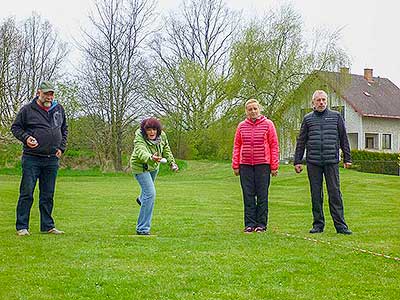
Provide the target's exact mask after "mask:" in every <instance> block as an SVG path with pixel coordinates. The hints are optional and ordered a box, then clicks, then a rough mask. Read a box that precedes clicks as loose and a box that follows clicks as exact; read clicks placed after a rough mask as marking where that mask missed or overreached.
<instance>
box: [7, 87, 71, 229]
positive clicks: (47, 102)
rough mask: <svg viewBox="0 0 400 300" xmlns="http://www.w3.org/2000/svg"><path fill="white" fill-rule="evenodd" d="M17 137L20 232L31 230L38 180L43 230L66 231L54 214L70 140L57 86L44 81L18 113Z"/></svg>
mask: <svg viewBox="0 0 400 300" xmlns="http://www.w3.org/2000/svg"><path fill="white" fill-rule="evenodd" d="M11 131H12V133H13V134H14V136H15V137H16V138H17V139H18V140H20V141H21V142H22V143H23V145H24V146H23V149H24V150H23V155H22V179H21V185H20V189H19V191H20V194H19V199H18V204H17V221H16V229H17V235H19V236H26V235H30V233H29V217H30V212H31V207H32V203H33V192H34V190H35V186H36V182H37V181H38V180H39V211H40V230H41V231H42V232H44V233H50V234H63V233H64V232H63V231H61V230H58V229H56V228H55V226H54V220H53V217H52V216H51V214H52V211H53V203H54V201H53V196H54V190H55V184H56V177H57V171H58V165H59V159H60V157H61V155H62V153H64V151H65V147H66V143H67V134H68V129H67V121H66V118H65V112H64V108H63V107H62V106H61V105H60V104H59V103H57V101H56V100H55V99H54V86H53V84H52V83H51V82H48V81H43V82H42V83H41V84H40V86H39V88H38V91H37V96H36V97H35V98H34V99H33V100H32V101H31V102H29V103H28V104H26V105H25V106H24V107H22V108H21V110H20V111H19V112H18V114H17V117H16V119H15V121H14V123H13V124H12V126H11Z"/></svg>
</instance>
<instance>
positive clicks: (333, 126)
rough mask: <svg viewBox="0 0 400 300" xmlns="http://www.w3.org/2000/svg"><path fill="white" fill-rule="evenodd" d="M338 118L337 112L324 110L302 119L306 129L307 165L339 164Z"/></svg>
mask: <svg viewBox="0 0 400 300" xmlns="http://www.w3.org/2000/svg"><path fill="white" fill-rule="evenodd" d="M339 116H340V115H339V113H338V112H336V111H331V110H329V109H325V110H324V111H323V112H318V111H313V112H311V113H309V114H307V115H306V116H305V117H304V121H305V122H306V126H307V128H308V139H307V143H306V150H307V154H306V160H307V163H311V164H314V165H326V164H335V163H338V162H339V147H340V144H339V130H338V120H339Z"/></svg>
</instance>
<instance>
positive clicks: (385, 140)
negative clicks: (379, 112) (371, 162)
mask: <svg viewBox="0 0 400 300" xmlns="http://www.w3.org/2000/svg"><path fill="white" fill-rule="evenodd" d="M382 149H392V135H391V134H382Z"/></svg>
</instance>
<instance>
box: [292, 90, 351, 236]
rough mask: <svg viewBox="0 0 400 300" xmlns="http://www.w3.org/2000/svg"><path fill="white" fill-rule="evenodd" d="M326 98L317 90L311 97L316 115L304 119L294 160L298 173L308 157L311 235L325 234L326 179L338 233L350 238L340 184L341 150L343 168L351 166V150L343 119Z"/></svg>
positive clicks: (311, 114) (330, 209) (332, 214)
mask: <svg viewBox="0 0 400 300" xmlns="http://www.w3.org/2000/svg"><path fill="white" fill-rule="evenodd" d="M327 98H328V97H327V94H326V92H325V91H322V90H317V91H315V92H314V94H313V97H312V104H313V112H311V113H309V114H307V115H305V117H304V119H303V123H302V124H301V129H300V134H299V136H298V138H297V144H296V152H295V156H294V168H295V171H296V173H300V172H301V171H302V170H303V166H302V164H301V161H302V159H303V155H304V150H305V149H306V150H307V153H306V163H307V173H308V180H309V182H310V190H311V201H312V212H313V217H314V222H313V228H312V229H311V230H310V233H320V232H323V231H324V226H325V218H324V212H323V186H322V182H323V177H324V176H325V181H326V187H327V190H328V196H329V211H330V213H331V216H332V219H333V223H334V226H335V228H336V232H337V233H341V234H351V233H352V232H351V230H350V229H349V228H348V227H347V224H346V222H345V220H344V212H343V200H342V193H341V192H340V181H339V165H338V164H339V148H340V149H341V150H342V152H343V161H344V167H345V168H349V167H350V166H351V155H350V146H349V141H348V138H347V134H346V128H345V125H344V120H343V118H342V116H341V115H340V114H339V113H338V112H335V111H331V110H329V109H327Z"/></svg>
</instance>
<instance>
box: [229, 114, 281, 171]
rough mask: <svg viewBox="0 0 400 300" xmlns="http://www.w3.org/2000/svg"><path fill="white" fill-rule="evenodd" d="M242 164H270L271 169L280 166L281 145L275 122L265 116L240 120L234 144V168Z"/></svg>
mask: <svg viewBox="0 0 400 300" xmlns="http://www.w3.org/2000/svg"><path fill="white" fill-rule="evenodd" d="M240 164H245V165H252V166H254V165H260V164H269V165H270V167H271V170H277V169H278V167H279V145H278V136H277V134H276V130H275V126H274V123H272V121H271V120H269V119H267V118H266V117H264V116H261V117H260V118H258V119H257V120H256V122H253V121H252V120H250V119H246V120H244V121H243V122H240V123H239V125H238V127H237V129H236V134H235V141H234V145H233V155H232V168H233V169H239V165H240Z"/></svg>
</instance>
